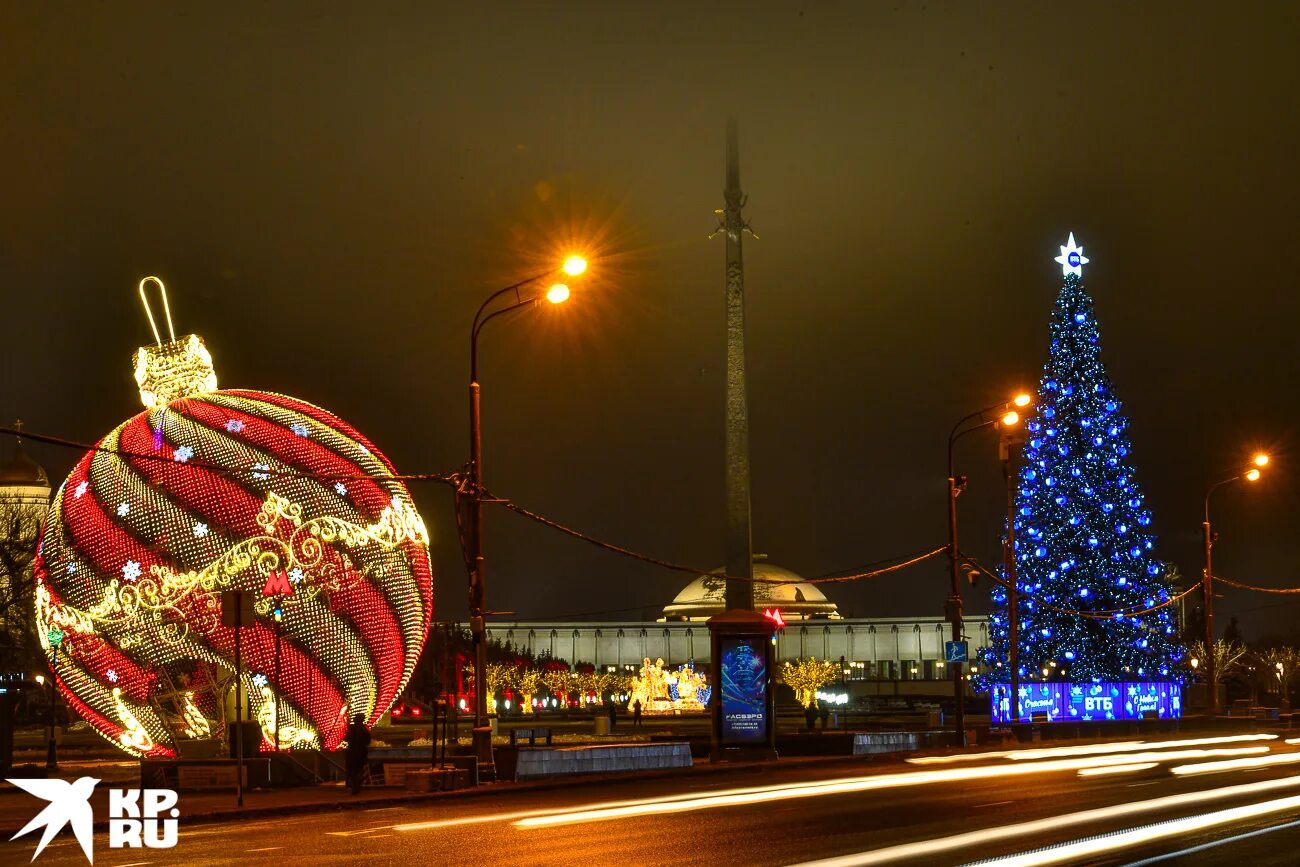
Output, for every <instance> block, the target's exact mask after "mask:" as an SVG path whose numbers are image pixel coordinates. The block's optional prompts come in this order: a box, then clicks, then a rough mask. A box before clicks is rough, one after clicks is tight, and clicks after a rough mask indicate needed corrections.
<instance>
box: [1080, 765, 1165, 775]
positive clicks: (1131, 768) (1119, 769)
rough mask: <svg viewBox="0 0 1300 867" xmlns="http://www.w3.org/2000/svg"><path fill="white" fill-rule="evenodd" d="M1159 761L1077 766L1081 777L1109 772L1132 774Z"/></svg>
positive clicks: (1147, 768) (1144, 769)
mask: <svg viewBox="0 0 1300 867" xmlns="http://www.w3.org/2000/svg"><path fill="white" fill-rule="evenodd" d="M1159 764H1160V763H1159V762H1137V763H1136V764H1132V765H1102V766H1101V767H1099V768H1079V776H1081V777H1104V776H1107V775H1109V774H1133V773H1136V772H1138V771H1146V770H1150V769H1151V768H1154V767H1157V766H1158V765H1159Z"/></svg>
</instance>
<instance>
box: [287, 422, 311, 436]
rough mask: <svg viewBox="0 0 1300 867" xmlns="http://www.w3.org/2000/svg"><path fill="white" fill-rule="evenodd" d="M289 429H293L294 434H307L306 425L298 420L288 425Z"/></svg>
mask: <svg viewBox="0 0 1300 867" xmlns="http://www.w3.org/2000/svg"><path fill="white" fill-rule="evenodd" d="M289 430H291V431H293V434H294V436H300V437H305V436H307V434H308V430H307V425H305V424H303V423H302V422H300V421H296V422H294V423H293V424H291V425H289Z"/></svg>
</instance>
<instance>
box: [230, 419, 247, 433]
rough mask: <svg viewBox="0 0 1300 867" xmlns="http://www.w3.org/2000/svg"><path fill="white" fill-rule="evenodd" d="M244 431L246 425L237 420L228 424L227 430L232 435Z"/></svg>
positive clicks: (232, 420)
mask: <svg viewBox="0 0 1300 867" xmlns="http://www.w3.org/2000/svg"><path fill="white" fill-rule="evenodd" d="M243 429H244V423H243V422H242V421H240V420H239V419H237V418H232V419H231V420H230V421H228V422H226V430H228V431H230V432H231V433H239V432H240V431H242V430H243Z"/></svg>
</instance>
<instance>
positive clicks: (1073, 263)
mask: <svg viewBox="0 0 1300 867" xmlns="http://www.w3.org/2000/svg"><path fill="white" fill-rule="evenodd" d="M1056 261H1057V262H1059V263H1060V265H1061V275H1062V276H1064V277H1069V276H1070V275H1071V274H1073V275H1075V276H1076V277H1082V276H1083V266H1084V265H1087V264H1088V259H1087V257H1085V256H1084V255H1083V248H1082V247H1080V246H1077V245H1076V244H1075V243H1074V233H1073V232H1071V233H1070V240H1069V241H1067V242H1065V244H1063V245H1061V255H1059V256H1057V257H1056Z"/></svg>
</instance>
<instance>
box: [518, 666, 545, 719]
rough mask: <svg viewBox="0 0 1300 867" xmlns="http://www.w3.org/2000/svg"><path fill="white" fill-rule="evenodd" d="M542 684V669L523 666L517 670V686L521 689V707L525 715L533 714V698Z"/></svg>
mask: <svg viewBox="0 0 1300 867" xmlns="http://www.w3.org/2000/svg"><path fill="white" fill-rule="evenodd" d="M541 684H542V672H541V669H537V668H533V667H532V666H521V667H520V668H517V669H515V686H516V687H517V688H518V689H519V707H520V708H521V709H522V710H523V712H524V713H532V712H533V696H535V695H537V692H538V689H539V688H540V687H541Z"/></svg>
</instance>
